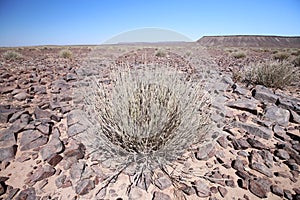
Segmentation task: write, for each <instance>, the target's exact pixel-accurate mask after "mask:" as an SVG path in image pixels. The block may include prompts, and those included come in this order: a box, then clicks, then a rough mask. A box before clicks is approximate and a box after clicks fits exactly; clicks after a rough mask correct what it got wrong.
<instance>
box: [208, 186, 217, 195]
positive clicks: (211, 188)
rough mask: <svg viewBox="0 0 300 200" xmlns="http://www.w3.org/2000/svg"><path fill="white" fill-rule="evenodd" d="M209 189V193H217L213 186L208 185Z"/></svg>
mask: <svg viewBox="0 0 300 200" xmlns="http://www.w3.org/2000/svg"><path fill="white" fill-rule="evenodd" d="M209 190H210V191H211V193H213V194H217V193H218V188H217V187H215V186H212V187H210V188H209Z"/></svg>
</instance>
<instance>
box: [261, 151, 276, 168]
mask: <svg viewBox="0 0 300 200" xmlns="http://www.w3.org/2000/svg"><path fill="white" fill-rule="evenodd" d="M258 154H259V155H260V156H261V157H262V159H263V160H264V163H265V165H266V166H267V167H269V168H271V167H273V155H272V153H271V152H270V151H268V150H262V151H259V152H258Z"/></svg>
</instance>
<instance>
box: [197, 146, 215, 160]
mask: <svg viewBox="0 0 300 200" xmlns="http://www.w3.org/2000/svg"><path fill="white" fill-rule="evenodd" d="M214 152H215V148H214V146H213V144H212V143H208V144H206V145H204V146H202V147H199V148H198V149H197V151H196V153H195V157H196V158H197V159H198V160H207V159H208V158H211V157H212V156H213V153H214Z"/></svg>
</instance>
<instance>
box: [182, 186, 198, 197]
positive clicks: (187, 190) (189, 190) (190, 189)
mask: <svg viewBox="0 0 300 200" xmlns="http://www.w3.org/2000/svg"><path fill="white" fill-rule="evenodd" d="M182 191H183V192H184V193H185V194H187V195H189V196H190V195H193V194H196V190H195V188H193V187H190V186H186V187H185V188H183V190H182Z"/></svg>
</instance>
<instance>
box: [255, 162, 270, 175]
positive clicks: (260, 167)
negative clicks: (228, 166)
mask: <svg viewBox="0 0 300 200" xmlns="http://www.w3.org/2000/svg"><path fill="white" fill-rule="evenodd" d="M250 167H251V168H252V169H254V170H256V171H258V172H260V173H262V174H264V175H266V176H267V177H270V178H271V177H273V172H272V171H271V170H270V169H269V168H268V167H267V166H265V165H264V164H261V163H256V162H254V163H251V165H250Z"/></svg>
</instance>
